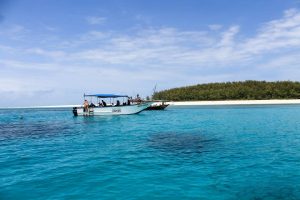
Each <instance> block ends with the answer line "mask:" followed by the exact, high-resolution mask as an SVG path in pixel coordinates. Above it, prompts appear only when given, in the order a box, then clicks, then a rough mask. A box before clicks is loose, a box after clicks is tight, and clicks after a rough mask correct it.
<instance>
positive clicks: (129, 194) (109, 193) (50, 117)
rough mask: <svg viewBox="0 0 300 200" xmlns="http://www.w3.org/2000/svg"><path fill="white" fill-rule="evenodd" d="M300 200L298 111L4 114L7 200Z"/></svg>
mask: <svg viewBox="0 0 300 200" xmlns="http://www.w3.org/2000/svg"><path fill="white" fill-rule="evenodd" d="M165 198H168V199H195V198H196V199H300V106H248V107H241V106H238V107H221V106H219V107H218V106H217V107H190V108H174V107H171V108H168V109H167V110H166V111H145V112H142V113H140V114H138V115H130V116H114V117H73V116H72V111H71V109H66V110H26V109H23V110H22V109H19V110H0V199H165Z"/></svg>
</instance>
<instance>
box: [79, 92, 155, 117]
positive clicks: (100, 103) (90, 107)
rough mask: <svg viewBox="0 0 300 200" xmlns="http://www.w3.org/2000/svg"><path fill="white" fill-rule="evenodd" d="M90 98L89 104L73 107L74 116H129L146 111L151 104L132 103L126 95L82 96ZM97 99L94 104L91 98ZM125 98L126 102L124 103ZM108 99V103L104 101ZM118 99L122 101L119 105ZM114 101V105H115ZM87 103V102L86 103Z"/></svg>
mask: <svg viewBox="0 0 300 200" xmlns="http://www.w3.org/2000/svg"><path fill="white" fill-rule="evenodd" d="M86 97H90V98H91V103H90V104H87V105H85V106H84V105H83V106H81V107H73V114H74V116H96V115H130V114H137V113H140V112H142V111H143V110H145V109H147V108H148V107H149V106H151V104H152V103H153V102H137V103H132V102H131V101H130V100H129V97H128V96H127V95H116V94H88V95H86V94H84V98H85V99H86ZM95 97H96V99H97V102H96V104H94V103H92V98H95ZM125 98H126V101H124V100H125ZM104 99H105V100H107V99H109V100H110V101H109V102H106V101H104ZM119 99H123V103H120V100H119ZM115 100H116V103H115ZM86 102H87V101H86Z"/></svg>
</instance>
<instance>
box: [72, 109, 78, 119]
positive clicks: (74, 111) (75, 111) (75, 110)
mask: <svg viewBox="0 0 300 200" xmlns="http://www.w3.org/2000/svg"><path fill="white" fill-rule="evenodd" d="M73 114H74V116H75V117H76V116H78V113H77V108H76V107H73Z"/></svg>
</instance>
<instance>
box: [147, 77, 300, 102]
mask: <svg viewBox="0 0 300 200" xmlns="http://www.w3.org/2000/svg"><path fill="white" fill-rule="evenodd" d="M299 98H300V82H292V81H278V82H266V81H243V82H226V83H209V84H199V85H193V86H187V87H180V88H174V89H169V90H164V91H160V92H156V93H154V95H153V99H159V100H171V101H196V100H254V99H257V100H262V99H299Z"/></svg>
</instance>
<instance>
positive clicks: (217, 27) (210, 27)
mask: <svg viewBox="0 0 300 200" xmlns="http://www.w3.org/2000/svg"><path fill="white" fill-rule="evenodd" d="M222 27H223V26H222V25H221V24H210V25H208V28H209V29H210V30H212V31H218V30H220V29H221V28H222Z"/></svg>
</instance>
